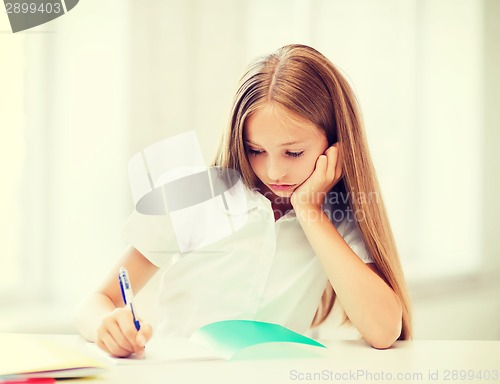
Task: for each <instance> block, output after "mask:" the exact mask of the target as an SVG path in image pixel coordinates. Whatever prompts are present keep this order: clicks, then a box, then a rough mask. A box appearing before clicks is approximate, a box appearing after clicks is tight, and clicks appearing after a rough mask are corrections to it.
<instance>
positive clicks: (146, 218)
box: [121, 210, 179, 267]
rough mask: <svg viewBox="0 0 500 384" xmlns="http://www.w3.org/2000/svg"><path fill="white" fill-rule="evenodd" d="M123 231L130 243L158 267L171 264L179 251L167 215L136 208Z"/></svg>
mask: <svg viewBox="0 0 500 384" xmlns="http://www.w3.org/2000/svg"><path fill="white" fill-rule="evenodd" d="M121 232H122V235H123V237H124V238H125V240H126V241H127V242H129V243H130V245H132V246H133V247H134V248H136V249H137V250H138V251H139V252H140V253H142V254H143V255H144V256H145V257H146V258H147V259H148V260H149V261H150V262H151V263H153V264H154V265H156V266H157V267H163V266H165V265H167V264H169V263H170V262H171V261H172V260H173V258H174V256H175V255H177V254H178V253H179V251H178V245H177V240H176V237H175V234H174V231H173V230H172V226H171V223H170V219H169V217H168V216H166V215H144V214H141V213H139V212H137V211H135V210H134V212H132V214H131V215H130V216H129V218H128V219H127V221H126V222H125V224H124V225H123V227H122V231H121Z"/></svg>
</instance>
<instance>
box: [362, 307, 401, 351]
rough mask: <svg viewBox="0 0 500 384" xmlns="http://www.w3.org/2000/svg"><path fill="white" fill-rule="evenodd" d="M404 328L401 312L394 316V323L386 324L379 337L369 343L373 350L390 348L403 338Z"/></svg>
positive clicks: (378, 334)
mask: <svg viewBox="0 0 500 384" xmlns="http://www.w3.org/2000/svg"><path fill="white" fill-rule="evenodd" d="M402 327H403V320H402V314H401V312H399V313H398V315H397V316H394V320H393V321H388V322H386V323H385V326H384V327H381V329H380V331H379V332H378V333H377V335H375V337H373V338H372V339H371V340H367V341H368V343H369V344H370V345H371V346H372V347H373V348H376V349H387V348H390V347H391V346H392V345H393V344H394V342H395V341H396V340H398V339H399V337H400V336H401V331H402Z"/></svg>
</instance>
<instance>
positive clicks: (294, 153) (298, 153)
mask: <svg viewBox="0 0 500 384" xmlns="http://www.w3.org/2000/svg"><path fill="white" fill-rule="evenodd" d="M286 154H287V155H288V156H290V157H300V156H302V155H303V154H304V151H300V152H289V151H288V152H287V153H286Z"/></svg>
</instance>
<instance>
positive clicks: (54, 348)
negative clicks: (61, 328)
mask: <svg viewBox="0 0 500 384" xmlns="http://www.w3.org/2000/svg"><path fill="white" fill-rule="evenodd" d="M105 367H106V365H105V364H104V363H103V362H102V361H100V360H97V359H94V358H93V357H91V355H89V354H85V353H83V352H81V351H79V350H78V349H77V348H73V347H71V346H70V345H67V344H64V343H58V342H57V341H54V340H53V339H52V338H48V337H46V336H43V335H30V334H15V333H0V382H2V381H5V380H14V379H16V380H17V379H29V378H35V377H36V378H44V377H50V378H73V377H86V376H94V375H98V374H100V373H102V372H103V371H104V369H105Z"/></svg>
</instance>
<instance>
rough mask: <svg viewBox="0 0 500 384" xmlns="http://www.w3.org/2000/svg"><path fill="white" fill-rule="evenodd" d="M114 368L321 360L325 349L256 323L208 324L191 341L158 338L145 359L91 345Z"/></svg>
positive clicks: (276, 327) (296, 335)
mask: <svg viewBox="0 0 500 384" xmlns="http://www.w3.org/2000/svg"><path fill="white" fill-rule="evenodd" d="M89 348H91V349H92V350H94V351H95V352H96V353H98V354H99V356H101V357H103V356H104V357H105V358H106V359H107V361H108V362H111V363H113V364H138V363H141V362H146V363H162V362H179V361H193V360H246V359H276V358H304V357H321V356H323V357H324V356H325V355H326V348H325V346H324V345H322V344H320V343H318V342H317V341H315V340H313V339H311V338H308V337H306V336H303V335H301V334H299V333H296V332H294V331H292V330H290V329H288V328H285V327H283V326H281V325H278V324H273V323H266V322H261V321H253V320H224V321H218V322H215V323H210V324H207V325H205V326H203V327H201V328H200V329H198V330H197V331H196V332H195V333H194V334H193V335H192V336H191V337H190V338H170V337H160V336H156V337H153V338H152V339H151V341H150V342H149V343H148V345H147V347H146V353H145V355H144V356H143V357H141V358H137V357H135V356H134V355H132V356H131V357H130V358H126V359H123V358H113V357H111V356H109V355H108V354H107V353H105V352H104V351H101V350H100V349H99V348H98V347H97V346H96V345H95V344H91V343H90V344H89Z"/></svg>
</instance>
